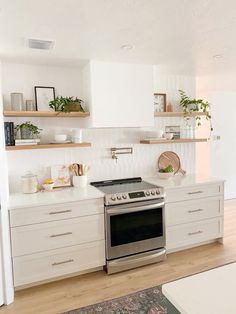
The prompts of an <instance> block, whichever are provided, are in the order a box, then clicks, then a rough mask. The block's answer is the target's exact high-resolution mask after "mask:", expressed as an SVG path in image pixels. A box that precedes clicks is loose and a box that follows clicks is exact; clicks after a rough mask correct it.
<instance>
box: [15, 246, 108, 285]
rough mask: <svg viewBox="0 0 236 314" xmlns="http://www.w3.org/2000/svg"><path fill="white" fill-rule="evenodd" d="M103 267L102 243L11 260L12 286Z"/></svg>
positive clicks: (103, 250)
mask: <svg viewBox="0 0 236 314" xmlns="http://www.w3.org/2000/svg"><path fill="white" fill-rule="evenodd" d="M103 265H105V243H104V241H97V242H91V243H86V244H81V245H76V246H73V247H69V248H63V249H58V250H52V251H48V252H43V253H37V254H32V255H25V256H21V257H15V258H13V271H14V286H15V287H17V286H22V285H26V284H30V283H34V282H38V281H43V280H47V279H51V278H55V277H59V276H63V275H68V274H70V273H75V272H79V271H84V270H88V269H92V268H95V267H99V266H103Z"/></svg>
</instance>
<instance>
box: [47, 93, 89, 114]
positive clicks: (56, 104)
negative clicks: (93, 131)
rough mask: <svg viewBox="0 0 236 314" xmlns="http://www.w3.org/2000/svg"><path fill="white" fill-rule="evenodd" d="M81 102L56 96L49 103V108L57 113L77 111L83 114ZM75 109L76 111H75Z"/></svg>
mask: <svg viewBox="0 0 236 314" xmlns="http://www.w3.org/2000/svg"><path fill="white" fill-rule="evenodd" d="M82 103H83V100H81V99H79V98H77V97H75V98H74V97H73V96H72V97H62V96H58V97H56V98H55V99H54V100H52V101H50V102H49V107H50V108H52V109H54V111H59V112H72V111H79V112H85V111H84V108H83V107H82ZM75 108H76V110H75Z"/></svg>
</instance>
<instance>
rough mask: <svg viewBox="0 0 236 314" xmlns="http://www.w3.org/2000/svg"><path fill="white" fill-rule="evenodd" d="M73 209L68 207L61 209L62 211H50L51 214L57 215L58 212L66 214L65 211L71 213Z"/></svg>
mask: <svg viewBox="0 0 236 314" xmlns="http://www.w3.org/2000/svg"><path fill="white" fill-rule="evenodd" d="M71 212H72V210H70V209H67V210H60V211H56V212H50V213H49V215H57V214H65V213H71Z"/></svg>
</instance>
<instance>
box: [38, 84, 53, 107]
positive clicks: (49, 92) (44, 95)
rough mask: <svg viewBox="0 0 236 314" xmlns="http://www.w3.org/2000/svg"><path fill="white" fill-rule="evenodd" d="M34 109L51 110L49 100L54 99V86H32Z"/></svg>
mask: <svg viewBox="0 0 236 314" xmlns="http://www.w3.org/2000/svg"><path fill="white" fill-rule="evenodd" d="M34 95H35V108H36V111H52V109H51V108H50V107H49V102H50V101H51V100H55V87H51V86H34Z"/></svg>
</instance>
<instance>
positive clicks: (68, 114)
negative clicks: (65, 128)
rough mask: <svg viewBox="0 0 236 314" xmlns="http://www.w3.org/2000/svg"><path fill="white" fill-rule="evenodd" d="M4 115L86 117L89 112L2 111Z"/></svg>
mask: <svg viewBox="0 0 236 314" xmlns="http://www.w3.org/2000/svg"><path fill="white" fill-rule="evenodd" d="M3 115H4V116H5V117H46V118H47V117H48V118H77V117H78V118H86V117H89V116H90V113H89V112H87V111H86V112H56V111H3Z"/></svg>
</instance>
